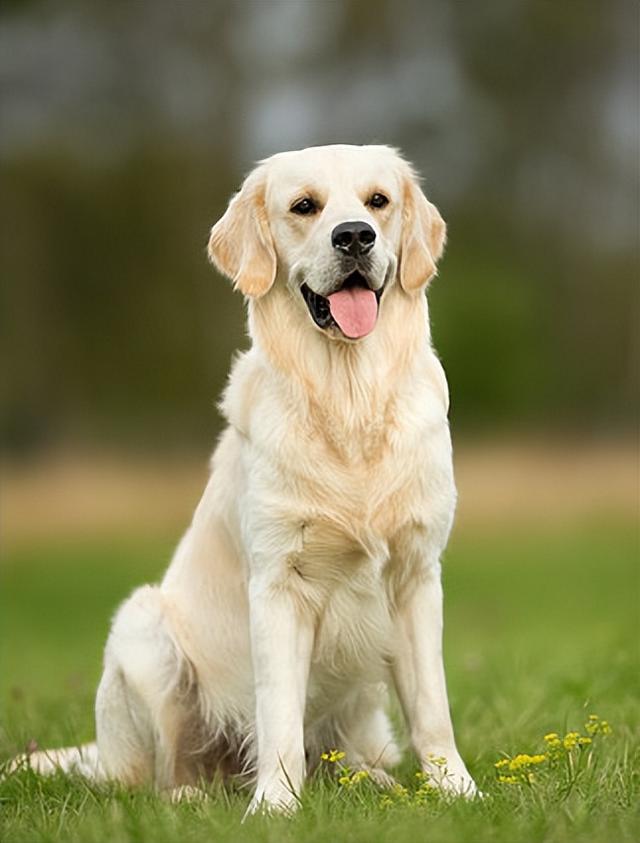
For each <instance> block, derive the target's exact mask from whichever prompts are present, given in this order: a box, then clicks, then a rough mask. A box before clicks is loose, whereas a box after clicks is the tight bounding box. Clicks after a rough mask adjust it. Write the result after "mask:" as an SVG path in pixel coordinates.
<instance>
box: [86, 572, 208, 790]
mask: <svg viewBox="0 0 640 843" xmlns="http://www.w3.org/2000/svg"><path fill="white" fill-rule="evenodd" d="M193 691H194V680H193V675H192V670H191V667H190V665H189V663H188V661H187V659H186V658H185V656H184V654H183V653H182V651H181V650H180V647H179V645H178V643H177V641H176V639H175V635H174V631H173V628H172V624H171V618H170V613H169V611H168V607H167V605H166V603H165V599H164V597H163V595H162V594H161V592H160V591H159V590H158V589H157V588H154V587H151V586H146V587H144V588H140V589H138V590H137V591H136V592H134V594H133V595H132V596H131V597H130V598H129V600H127V601H126V602H125V603H124V604H123V606H122V607H121V608H120V609H119V611H118V613H117V614H116V617H115V619H114V622H113V627H112V629H111V634H110V636H109V640H108V641H107V647H106V652H105V668H104V674H103V677H102V680H101V682H100V687H99V688H98V694H97V698H96V733H97V744H98V749H99V755H100V762H101V764H102V767H103V769H104V772H105V774H106V776H107V777H108V778H112V779H117V780H119V781H122V782H124V783H126V784H154V785H155V786H156V787H157V788H158V789H168V788H173V787H176V786H178V785H182V784H191V783H192V782H193V780H194V779H195V775H196V773H195V770H191V769H190V758H189V753H188V752H185V751H184V747H183V746H182V741H181V739H182V738H184V735H185V733H186V731H187V730H189V727H190V722H189V721H190V720H193V719H194V718H195V717H196V714H195V706H194V704H193V699H194V696H195V694H194V693H193ZM194 728H195V727H194ZM192 766H195V765H192Z"/></svg>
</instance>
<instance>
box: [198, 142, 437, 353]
mask: <svg viewBox="0 0 640 843" xmlns="http://www.w3.org/2000/svg"><path fill="white" fill-rule="evenodd" d="M444 240H445V225H444V222H443V220H442V218H441V217H440V214H439V213H438V211H437V209H436V208H435V206H434V205H432V204H431V203H430V202H428V201H427V199H426V198H425V196H424V194H423V193H422V191H421V190H420V188H419V186H418V184H417V182H416V179H415V176H414V174H413V171H412V170H411V168H410V167H409V165H408V164H407V163H406V162H405V161H404V160H403V159H402V158H401V157H400V156H399V155H398V154H397V153H396V152H395V151H394V150H391V149H389V148H388V147H383V146H325V147H312V148H310V149H304V150H300V151H297V152H285V153H281V154H279V155H275V156H273V157H272V158H269V159H268V160H267V161H264V162H263V163H262V164H260V165H259V166H258V167H257V168H256V170H254V171H253V173H251V174H250V175H249V176H248V178H247V179H246V181H245V183H244V185H243V186H242V189H241V190H240V192H239V193H238V194H236V196H235V197H234V198H233V199H232V201H231V203H230V205H229V208H228V209H227V211H226V213H225V214H224V216H223V217H222V219H221V220H219V222H218V223H216V225H215V226H214V228H213V230H212V232H211V238H210V241H209V254H210V256H211V259H212V260H213V261H214V263H215V264H216V265H217V266H218V268H219V269H220V270H221V271H222V272H223V273H225V274H226V275H228V276H230V277H231V278H232V279H233V280H234V282H235V284H236V286H237V287H238V288H239V289H240V290H241V291H242V292H243V293H244V294H245V295H247V296H250V297H260V296H263V295H266V294H268V292H269V290H270V289H271V287H272V286H273V284H274V283H276V282H277V283H282V284H284V285H286V287H287V288H288V290H289V292H290V294H291V296H292V298H293V300H294V302H295V303H296V305H297V306H299V307H300V308H302V309H304V310H306V311H307V313H308V318H309V325H310V326H311V327H315V328H316V329H317V330H320V331H322V332H324V333H325V334H326V335H327V337H328V338H330V339H337V340H342V341H344V340H350V341H355V340H358V339H361V338H362V337H365V336H366V335H367V334H369V333H371V332H372V331H373V330H374V328H375V326H376V323H377V320H378V314H379V311H380V309H381V307H383V299H384V296H385V294H386V292H387V291H388V290H389V289H390V288H391V287H393V286H394V285H395V284H396V282H397V281H399V283H400V288H401V289H402V291H404V292H405V293H408V294H411V293H414V292H415V291H417V290H419V289H420V288H422V287H423V286H424V284H426V282H427V281H428V280H429V279H430V278H431V277H432V276H433V275H434V274H435V271H436V261H437V260H438V258H439V257H440V255H441V253H442V250H443V247H444Z"/></svg>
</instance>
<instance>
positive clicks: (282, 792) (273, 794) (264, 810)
mask: <svg viewBox="0 0 640 843" xmlns="http://www.w3.org/2000/svg"><path fill="white" fill-rule="evenodd" d="M299 804H300V800H299V798H298V797H297V796H296V794H295V793H293V792H292V790H291V788H290V787H289V786H288V785H287V784H285V783H280V782H277V783H275V784H272V785H270V786H268V787H266V788H260V787H258V788H257V790H256V792H255V794H254V796H253V799H252V800H251V802H250V803H249V807H248V808H247V810H246V811H245V815H244V818H243V821H244V820H245V819H247V817H250V816H253V815H254V814H281V815H284V816H291V815H292V814H293V813H295V811H296V810H297V809H298V806H299Z"/></svg>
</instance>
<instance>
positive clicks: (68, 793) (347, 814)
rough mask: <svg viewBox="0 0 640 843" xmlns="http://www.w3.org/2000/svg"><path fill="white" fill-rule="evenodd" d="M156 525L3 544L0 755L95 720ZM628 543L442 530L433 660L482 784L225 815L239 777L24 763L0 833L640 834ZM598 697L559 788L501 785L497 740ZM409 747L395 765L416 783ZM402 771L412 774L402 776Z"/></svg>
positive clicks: (572, 715)
mask: <svg viewBox="0 0 640 843" xmlns="http://www.w3.org/2000/svg"><path fill="white" fill-rule="evenodd" d="M170 553H171V542H169V541H166V540H157V541H156V542H149V541H143V540H142V539H139V540H134V539H131V538H128V539H121V540H118V541H116V540H113V541H111V542H107V541H101V540H97V539H96V540H94V541H92V542H90V541H87V542H85V543H84V544H78V543H69V544H68V545H67V546H62V545H60V544H58V545H55V546H46V547H45V546H41V547H23V548H22V549H20V550H14V551H12V552H11V553H10V554H8V556H7V557H6V558H5V560H4V564H3V569H2V592H1V593H2V598H1V605H0V624H1V628H0V633H1V639H0V640H1V642H2V661H1V667H2V670H1V672H0V699H1V700H2V709H3V718H2V729H1V731H0V759H4V758H8V757H10V756H11V755H13V754H14V753H15V752H17V751H19V750H21V749H22V748H24V746H25V745H26V744H27V742H28V741H30V740H32V739H35V740H37V741H38V743H39V744H40V745H41V746H55V745H60V744H63V743H68V742H72V743H74V742H80V741H83V740H86V739H89V738H91V737H92V733H93V724H92V701H93V700H92V697H93V691H94V688H95V685H96V683H97V680H98V678H99V672H100V662H101V649H102V646H103V643H104V639H105V637H106V633H107V629H108V623H109V617H110V615H111V614H112V612H113V610H114V609H115V607H116V605H117V603H118V602H119V601H120V600H121V599H122V598H123V597H124V596H125V595H126V594H127V592H128V591H129V590H130V589H131V587H132V586H134V585H135V584H137V583H140V582H143V581H146V580H154V579H157V578H158V577H159V576H160V574H161V572H162V570H163V567H164V565H165V564H166V561H167V560H168V558H169V556H170ZM637 561H638V544H637V533H636V530H635V528H634V527H633V525H630V524H628V523H626V524H625V523H613V522H611V521H610V522H607V523H601V524H599V523H595V522H593V521H592V522H590V523H589V524H573V525H567V526H565V527H564V528H562V529H560V528H554V529H551V528H548V529H545V530H542V529H541V528H540V527H539V526H537V527H535V528H534V529H532V530H527V529H525V528H521V529H519V530H516V529H515V528H511V529H510V530H509V531H508V532H505V531H503V530H501V531H497V530H495V531H490V530H488V529H487V530H485V531H483V532H480V533H474V534H471V533H468V534H457V535H456V536H455V537H454V540H453V541H452V543H451V545H450V548H449V550H448V552H447V557H446V560H445V593H446V662H447V674H448V682H449V688H450V699H451V707H452V710H453V716H454V722H455V724H456V731H457V736H458V744H459V747H460V749H461V751H462V754H463V756H464V757H465V759H466V760H467V762H468V765H469V767H470V769H471V771H472V773H473V774H474V775H475V777H476V779H477V781H478V782H479V784H480V785H481V787H482V789H483V791H484V792H485V794H486V798H485V799H483V800H477V801H475V802H473V803H467V802H464V801H460V800H458V801H453V802H450V801H444V800H429V801H428V804H427V805H426V806H424V807H419V806H416V805H414V804H413V803H410V804H408V805H398V806H397V807H392V808H390V809H389V808H387V809H384V808H382V807H381V806H380V802H381V795H380V793H379V792H378V791H376V790H375V788H373V786H372V785H371V783H370V782H367V781H364V782H363V783H361V784H359V785H358V786H356V787H353V788H351V789H346V788H345V787H341V786H340V785H339V784H338V783H337V781H336V780H335V779H332V778H331V777H329V776H328V775H326V774H325V775H320V776H317V777H316V778H315V779H314V780H313V781H312V782H311V783H310V784H309V786H308V787H307V789H306V790H305V793H304V794H303V799H302V801H303V806H302V809H301V810H300V811H299V813H298V814H297V815H296V816H295V817H294V818H293V819H291V820H287V819H283V818H278V817H275V818H264V817H257V818H252V819H251V820H249V821H248V822H247V823H245V824H244V825H240V820H241V818H242V814H243V812H244V809H245V807H246V804H247V801H248V793H247V792H246V791H243V790H242V789H240V788H235V789H234V788H227V789H225V788H222V787H221V786H219V785H216V786H212V787H211V789H210V799H209V801H208V802H207V803H204V804H180V805H170V804H168V803H166V802H165V801H163V800H162V799H160V798H159V797H157V796H156V795H154V794H153V793H150V792H136V793H130V792H127V791H124V790H122V789H120V788H118V787H117V786H115V785H110V786H100V787H98V786H95V785H91V784H87V783H86V782H83V781H79V780H70V779H67V778H65V777H63V776H56V777H53V778H50V779H41V778H38V777H37V776H35V775H34V774H32V773H31V772H30V771H24V772H22V773H20V774H18V775H15V776H12V777H10V778H6V779H4V780H3V781H1V782H0V839H1V840H6V841H11V843H19V841H45V840H46V841H49V840H50V841H65V843H66V841H78V842H79V841H82V843H85V841H87V842H89V841H96V843H102V841H106V840H109V841H114V842H117V841H143V840H144V841H154V843H161V841H165V840H166V841H175V840H181V841H183V842H184V843H188V841H200V840H202V841H205V840H206V841H219V840H222V841H231V840H233V841H273V843H280V841H285V842H286V841H325V840H326V841H329V840H331V841H333V840H339V841H363V842H364V841H389V843H392V842H393V843H402V841H416V840H417V841H420V840H428V841H431V843H440V841H451V843H453V841H455V843H459V841H469V843H482V841H492V843H495V841H505V843H520V841H522V843H536V842H537V841H540V842H541V843H542V841H544V843H550V841H565V840H566V841H576V842H577V841H580V843H589V842H591V843H602V841H609V840H615V841H616V842H617V843H618V841H631V840H636V839H638V836H639V834H640V823H639V818H638V813H637V808H636V807H634V806H636V805H637V804H638V802H639V801H640V800H639V799H638V796H639V795H640V794H639V792H638V791H639V788H638V774H639V768H640V765H639V763H638V761H639V754H640V740H639V734H638V724H639V723H640V702H639V699H638V697H639V695H638V621H637V610H638V579H637ZM591 712H596V713H598V714H599V715H600V716H601V717H604V718H606V719H607V720H608V721H609V722H610V723H611V725H612V727H613V730H614V732H613V734H612V735H611V736H609V737H608V738H606V739H603V740H602V741H601V743H600V744H599V745H597V746H595V747H594V750H593V756H592V764H591V765H590V767H589V768H588V769H585V770H584V771H583V773H582V774H581V775H580V776H578V778H577V780H576V781H575V782H574V783H573V785H572V786H571V787H568V786H566V784H567V781H566V776H565V777H564V778H563V776H562V775H560V774H555V773H553V772H548V773H545V774H543V775H541V776H539V777H538V780H537V781H536V782H535V783H534V784H532V785H531V786H526V785H523V786H518V785H506V784H499V783H497V782H496V781H495V770H494V762H495V761H496V760H497V759H498V758H499V757H500V756H501V754H502V753H507V754H509V755H512V754H514V753H516V752H535V751H539V748H540V746H541V743H542V740H541V739H542V736H543V735H544V734H545V733H547V732H551V731H556V732H562V733H564V732H566V731H569V730H570V729H574V728H576V729H580V728H581V727H582V725H583V723H584V721H585V719H586V716H587V715H588V714H589V713H591ZM415 770H416V766H415V763H414V761H413V760H412V758H411V757H410V755H407V758H406V760H405V761H404V762H403V764H402V766H401V767H400V769H399V770H398V771H397V773H396V775H397V778H398V779H399V780H400V781H401V782H402V783H403V784H405V785H407V786H409V787H410V788H411V789H415V786H416V784H415V775H414V774H415ZM412 782H413V784H412Z"/></svg>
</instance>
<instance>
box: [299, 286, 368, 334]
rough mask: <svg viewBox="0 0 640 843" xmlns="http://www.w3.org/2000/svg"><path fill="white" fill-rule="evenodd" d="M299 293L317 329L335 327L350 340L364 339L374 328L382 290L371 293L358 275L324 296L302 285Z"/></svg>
mask: <svg viewBox="0 0 640 843" xmlns="http://www.w3.org/2000/svg"><path fill="white" fill-rule="evenodd" d="M300 289H301V292H302V295H303V296H304V300H305V302H306V303H307V307H308V308H309V313H310V314H311V318H312V319H313V321H314V322H315V323H316V325H317V326H318V327H319V328H323V329H324V330H326V329H327V328H331V327H337V328H339V329H340V331H342V333H343V334H344V336H345V337H347V338H348V339H351V340H356V339H360V338H361V337H366V335H367V334H370V333H371V331H373V329H374V328H375V326H376V320H377V318H378V303H379V301H380V296H381V295H382V289H380V290H372V289H371V287H370V286H369V285H368V283H367V280H366V278H365V277H364V276H363V275H361V274H360V273H359V272H357V271H356V272H352V273H351V275H349V276H347V278H345V280H344V281H343V283H342V284H341V286H340V287H339V289H337V290H335V291H334V292H333V293H330V294H329V295H328V296H321V295H320V294H319V293H314V292H313V290H312V289H311V288H310V287H308V286H307V285H306V284H303V285H302V287H301V288H300Z"/></svg>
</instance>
